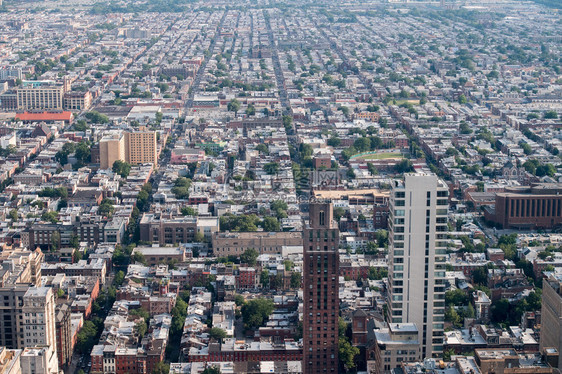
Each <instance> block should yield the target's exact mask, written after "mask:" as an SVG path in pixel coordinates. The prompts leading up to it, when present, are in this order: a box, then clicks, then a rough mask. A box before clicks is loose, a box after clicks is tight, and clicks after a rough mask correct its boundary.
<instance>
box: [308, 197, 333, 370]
mask: <svg viewBox="0 0 562 374" xmlns="http://www.w3.org/2000/svg"><path fill="white" fill-rule="evenodd" d="M309 213H310V218H309V223H308V224H306V225H305V228H304V230H303V243H304V251H303V253H304V254H303V255H304V268H303V278H304V283H303V299H304V310H303V342H304V345H303V361H302V369H303V373H304V374H317V373H337V372H338V318H339V288H338V278H339V253H338V247H339V229H338V226H337V224H336V222H335V221H334V219H333V207H332V204H331V203H329V202H326V203H312V204H310V209H309Z"/></svg>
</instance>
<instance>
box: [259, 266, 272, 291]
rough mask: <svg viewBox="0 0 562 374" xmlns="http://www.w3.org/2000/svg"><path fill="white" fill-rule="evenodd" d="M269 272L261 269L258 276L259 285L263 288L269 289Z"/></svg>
mask: <svg viewBox="0 0 562 374" xmlns="http://www.w3.org/2000/svg"><path fill="white" fill-rule="evenodd" d="M269 278H270V277H269V270H267V269H263V270H262V271H261V274H260V284H261V286H262V287H263V288H269Z"/></svg>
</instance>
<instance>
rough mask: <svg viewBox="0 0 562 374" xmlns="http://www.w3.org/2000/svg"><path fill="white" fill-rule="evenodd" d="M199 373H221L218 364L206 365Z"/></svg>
mask: <svg viewBox="0 0 562 374" xmlns="http://www.w3.org/2000/svg"><path fill="white" fill-rule="evenodd" d="M201 374H221V369H220V368H219V367H218V366H214V365H213V366H207V367H206V368H205V370H203V371H202V372H201Z"/></svg>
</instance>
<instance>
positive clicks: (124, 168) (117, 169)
mask: <svg viewBox="0 0 562 374" xmlns="http://www.w3.org/2000/svg"><path fill="white" fill-rule="evenodd" d="M112 169H113V172H114V173H116V174H119V175H120V176H121V177H123V178H127V177H128V176H129V173H130V172H131V165H130V164H129V163H127V162H125V161H121V160H117V161H115V162H114V163H113V167H112Z"/></svg>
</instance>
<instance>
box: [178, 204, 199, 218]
mask: <svg viewBox="0 0 562 374" xmlns="http://www.w3.org/2000/svg"><path fill="white" fill-rule="evenodd" d="M181 214H182V215H183V216H197V215H198V213H197V210H195V209H193V208H192V207H190V206H184V207H182V208H181Z"/></svg>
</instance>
